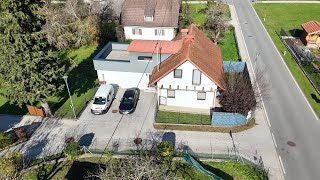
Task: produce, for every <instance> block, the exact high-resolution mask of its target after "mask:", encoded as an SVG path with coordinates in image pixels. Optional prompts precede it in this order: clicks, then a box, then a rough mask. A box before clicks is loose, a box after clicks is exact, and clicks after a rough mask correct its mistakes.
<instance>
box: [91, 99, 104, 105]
mask: <svg viewBox="0 0 320 180" xmlns="http://www.w3.org/2000/svg"><path fill="white" fill-rule="evenodd" d="M93 104H98V105H103V104H106V98H103V97H96V98H94V102H93Z"/></svg>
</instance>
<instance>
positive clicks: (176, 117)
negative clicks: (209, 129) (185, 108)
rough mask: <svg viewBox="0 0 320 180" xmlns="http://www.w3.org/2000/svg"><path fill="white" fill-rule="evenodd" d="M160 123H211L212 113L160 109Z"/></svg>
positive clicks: (158, 118)
mask: <svg viewBox="0 0 320 180" xmlns="http://www.w3.org/2000/svg"><path fill="white" fill-rule="evenodd" d="M157 122H158V123H173V124H208V125H209V124H211V119H210V115H206V114H190V113H182V112H181V113H179V112H171V111H159V112H158V114H157Z"/></svg>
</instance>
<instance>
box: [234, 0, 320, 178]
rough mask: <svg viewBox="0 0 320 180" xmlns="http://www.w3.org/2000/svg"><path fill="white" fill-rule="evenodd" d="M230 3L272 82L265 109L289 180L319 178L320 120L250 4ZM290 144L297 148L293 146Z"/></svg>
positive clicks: (250, 48) (251, 51)
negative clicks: (269, 96)
mask: <svg viewBox="0 0 320 180" xmlns="http://www.w3.org/2000/svg"><path fill="white" fill-rule="evenodd" d="M229 2H230V3H233V4H234V6H235V8H236V12H237V15H238V18H239V22H240V26H241V29H242V31H243V36H244V39H245V42H246V45H247V48H248V51H249V56H250V59H251V60H253V61H254V60H255V58H256V53H257V52H259V53H260V56H258V58H257V59H258V60H257V64H256V69H264V68H265V69H266V73H265V74H266V77H267V79H269V81H270V82H271V92H270V94H271V99H269V100H268V101H266V102H265V107H266V111H267V114H268V117H269V120H270V123H271V132H272V133H273V134H274V136H275V141H276V144H277V152H278V154H279V156H280V157H281V159H282V162H283V167H284V168H283V169H284V172H285V178H286V179H290V180H292V179H293V180H294V179H319V178H320V171H319V169H318V168H319V167H320V155H319V150H320V143H319V137H320V121H318V118H317V117H316V116H315V115H314V113H313V111H312V110H311V108H310V106H309V104H308V102H307V100H306V99H305V97H304V96H303V94H302V93H301V91H300V89H299V87H298V86H297V84H296V83H295V81H294V79H293V77H292V76H291V74H290V73H289V71H288V69H287V67H286V65H285V64H284V62H283V60H282V58H281V56H280V54H279V53H278V51H277V49H276V48H275V46H274V45H273V42H272V40H271V39H270V38H269V37H268V34H267V32H266V31H265V30H264V28H263V25H262V24H261V23H260V22H259V18H258V17H257V15H256V13H255V11H254V9H253V8H252V6H251V5H250V2H249V1H247V0H234V1H233V2H231V1H229ZM252 63H253V64H254V62H252ZM288 141H292V142H294V144H295V145H296V146H295V147H291V146H289V145H288ZM261 143H263V142H261Z"/></svg>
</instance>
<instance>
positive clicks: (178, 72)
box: [173, 69, 182, 78]
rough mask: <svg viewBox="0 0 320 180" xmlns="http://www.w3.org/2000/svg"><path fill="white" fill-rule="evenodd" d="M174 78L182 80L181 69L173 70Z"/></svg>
mask: <svg viewBox="0 0 320 180" xmlns="http://www.w3.org/2000/svg"><path fill="white" fill-rule="evenodd" d="M173 77H174V78H182V69H175V70H174V72H173Z"/></svg>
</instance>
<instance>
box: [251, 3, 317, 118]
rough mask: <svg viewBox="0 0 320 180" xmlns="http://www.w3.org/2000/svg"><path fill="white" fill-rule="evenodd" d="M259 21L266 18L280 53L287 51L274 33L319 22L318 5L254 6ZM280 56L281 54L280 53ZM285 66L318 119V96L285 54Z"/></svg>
mask: <svg viewBox="0 0 320 180" xmlns="http://www.w3.org/2000/svg"><path fill="white" fill-rule="evenodd" d="M254 8H255V9H256V11H257V13H258V15H259V16H260V18H261V19H263V18H266V21H265V22H263V23H264V25H265V27H266V29H267V31H268V33H269V34H270V36H271V38H272V39H273V42H274V43H275V44H276V46H277V48H278V50H279V51H280V52H284V51H287V49H286V47H285V46H284V45H283V44H282V42H281V40H280V39H279V38H278V36H277V34H276V32H279V31H280V29H281V28H284V29H286V30H293V29H301V24H302V23H304V22H307V21H311V20H318V21H320V13H319V9H320V4H292V3H289V4H278V3H277V4H262V3H257V4H255V5H254ZM280 54H282V53H280ZM282 57H283V58H284V60H285V62H286V64H287V66H288V67H289V69H290V71H291V72H292V74H293V76H294V77H295V79H296V81H297V82H298V84H299V85H300V88H301V89H302V91H303V93H304V94H305V96H306V97H307V99H308V101H309V102H310V104H311V106H312V107H313V109H314V111H315V112H316V114H317V115H318V117H320V103H319V102H320V96H319V95H318V94H317V92H316V90H315V89H314V88H313V87H312V85H311V84H310V82H309V81H308V79H307V78H306V77H305V75H304V74H303V72H302V70H301V69H300V68H299V66H298V65H297V64H296V62H295V61H294V59H293V58H292V56H291V55H290V54H289V53H287V55H286V56H283V55H282Z"/></svg>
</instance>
